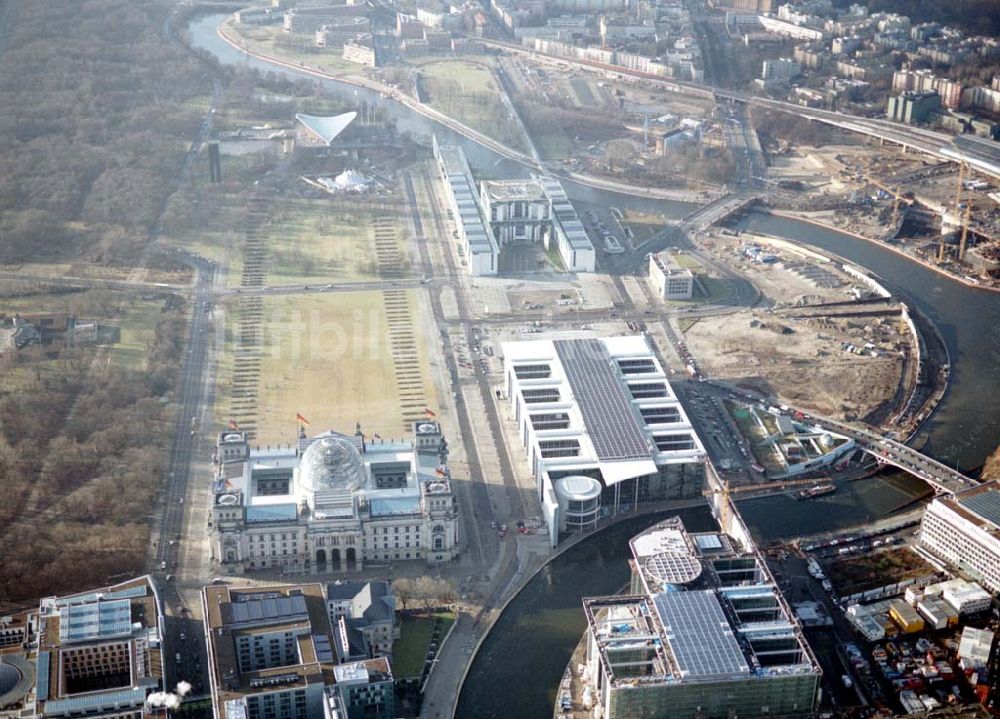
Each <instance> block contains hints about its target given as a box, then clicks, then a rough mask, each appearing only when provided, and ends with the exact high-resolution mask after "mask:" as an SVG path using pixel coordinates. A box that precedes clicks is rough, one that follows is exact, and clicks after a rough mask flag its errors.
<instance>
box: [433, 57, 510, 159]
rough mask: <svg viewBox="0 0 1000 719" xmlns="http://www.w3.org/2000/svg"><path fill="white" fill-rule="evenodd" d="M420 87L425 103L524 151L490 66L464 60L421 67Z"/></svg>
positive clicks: (434, 63) (446, 61)
mask: <svg viewBox="0 0 1000 719" xmlns="http://www.w3.org/2000/svg"><path fill="white" fill-rule="evenodd" d="M419 72H420V86H421V88H422V89H423V91H424V93H425V95H426V97H425V100H427V102H428V104H430V105H432V106H434V107H436V108H437V109H439V110H441V112H443V113H445V114H446V115H449V116H450V117H453V118H455V119H456V120H458V121H459V122H463V123H465V124H466V125H468V126H469V127H471V128H473V129H475V130H479V131H480V132H482V133H483V134H485V135H489V136H490V137H492V138H494V139H496V140H499V141H501V142H504V143H507V144H509V145H510V146H511V147H514V148H516V149H518V150H525V149H526V147H525V142H524V137H523V136H522V133H521V130H520V127H519V126H518V124H517V123H516V122H515V121H514V120H513V119H512V118H511V117H510V116H509V113H508V110H507V108H506V106H504V105H503V101H502V99H501V94H500V89H499V87H498V86H497V81H496V79H495V78H494V77H493V73H492V72H491V71H490V69H489V68H486V67H483V66H482V65H480V64H477V63H472V62H467V61H463V60H445V61H442V62H431V63H426V64H423V65H421V66H420V70H419Z"/></svg>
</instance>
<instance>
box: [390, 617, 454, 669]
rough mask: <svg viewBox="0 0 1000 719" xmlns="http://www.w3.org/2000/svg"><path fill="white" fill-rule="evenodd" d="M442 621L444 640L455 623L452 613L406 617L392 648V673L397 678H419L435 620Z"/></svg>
mask: <svg viewBox="0 0 1000 719" xmlns="http://www.w3.org/2000/svg"><path fill="white" fill-rule="evenodd" d="M436 618H440V619H441V634H440V637H441V639H442V640H443V639H444V638H445V636H447V634H448V629H449V628H450V627H451V625H452V624H454V622H455V615H454V614H452V613H451V612H436V613H434V614H430V615H424V616H411V615H404V616H403V618H402V621H401V625H400V630H399V633H400V636H399V639H398V640H397V641H396V642H395V644H393V647H392V671H393V674H395V675H396V677H397V678H402V677H415V676H419V675H420V672H421V671H422V670H423V667H424V659H425V658H426V657H427V646H428V645H429V644H430V642H431V636H432V635H433V633H434V624H435V619H436Z"/></svg>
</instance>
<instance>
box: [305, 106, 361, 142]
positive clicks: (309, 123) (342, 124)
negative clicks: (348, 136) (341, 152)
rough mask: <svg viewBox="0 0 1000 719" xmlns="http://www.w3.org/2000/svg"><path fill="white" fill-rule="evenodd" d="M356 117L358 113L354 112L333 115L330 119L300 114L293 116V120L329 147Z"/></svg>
mask: <svg viewBox="0 0 1000 719" xmlns="http://www.w3.org/2000/svg"><path fill="white" fill-rule="evenodd" d="M357 116H358V113H356V112H345V113H344V114H342V115H333V116H331V117H316V116H315V115H304V114H302V113H301V112H300V113H298V114H296V115H295V119H296V121H298V122H301V123H302V125H303V126H304V127H305V128H306V129H307V130H309V132H311V133H312V134H313V135H315V136H316V137H318V138H319V139H320V140H322V141H323V142H325V143H326V144H327V145H329V144H331V143H332V142H333V141H334V140H335V139H336V138H337V135H339V134H340V133H342V132H343V131H344V130H346V129H347V126H348V125H350V124H351V123H352V122H354V118H356V117H357Z"/></svg>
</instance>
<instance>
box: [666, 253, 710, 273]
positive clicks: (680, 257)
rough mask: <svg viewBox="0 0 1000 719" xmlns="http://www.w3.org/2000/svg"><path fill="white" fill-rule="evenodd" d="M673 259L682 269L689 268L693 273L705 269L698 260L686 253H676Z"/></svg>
mask: <svg viewBox="0 0 1000 719" xmlns="http://www.w3.org/2000/svg"><path fill="white" fill-rule="evenodd" d="M673 257H674V260H676V261H677V264H678V265H680V266H681V267H687V268H688V269H689V270H691V271H692V272H698V271H699V270H703V269H704V268H703V267H702V265H701V263H700V262H699V261H698V259H697V258H695V257H693V256H691V255H689V254H688V253H686V252H675V253H674V255H673Z"/></svg>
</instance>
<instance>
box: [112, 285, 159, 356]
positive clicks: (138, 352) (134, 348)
mask: <svg viewBox="0 0 1000 719" xmlns="http://www.w3.org/2000/svg"><path fill="white" fill-rule="evenodd" d="M162 316H163V301H162V300H159V301H150V300H138V301H133V302H132V303H131V304H129V306H128V309H127V311H126V312H125V316H124V317H122V318H121V319H120V320H114V321H112V322H109V323H108V324H113V325H118V326H119V327H120V328H121V341H120V342H118V343H117V344H114V345H111V346H110V357H111V362H113V363H114V364H117V365H121V366H124V367H129V368H131V369H136V370H141V369H143V368H144V367H145V366H146V353H147V352H148V351H149V348H150V346H151V345H152V344H153V338H154V337H155V336H156V325H157V323H158V322H159V321H160V318H161V317H162Z"/></svg>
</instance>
